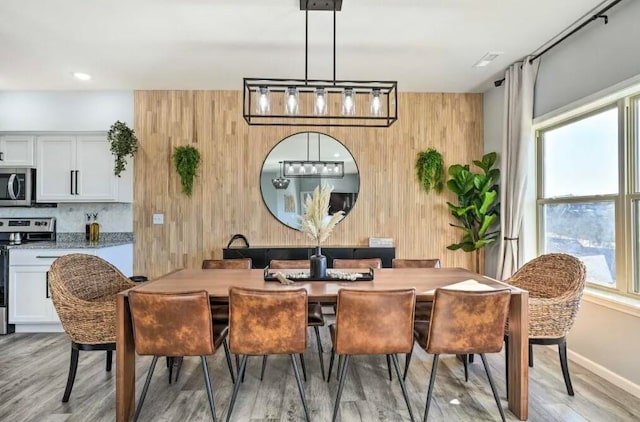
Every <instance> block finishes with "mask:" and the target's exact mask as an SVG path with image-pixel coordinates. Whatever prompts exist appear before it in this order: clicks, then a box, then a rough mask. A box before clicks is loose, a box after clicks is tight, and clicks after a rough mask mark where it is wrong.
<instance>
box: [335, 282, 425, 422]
mask: <svg viewBox="0 0 640 422" xmlns="http://www.w3.org/2000/svg"><path fill="white" fill-rule="evenodd" d="M415 303H416V292H415V289H403V290H386V291H370V290H351V289H341V290H339V291H338V305H337V313H336V323H335V325H334V324H331V325H330V326H329V331H330V332H331V339H332V342H333V349H332V353H331V362H330V363H329V374H331V367H332V366H333V361H334V353H335V354H337V355H338V356H339V357H340V360H339V362H338V373H339V377H338V392H337V394H336V402H335V405H334V408H333V419H332V420H333V421H335V420H336V418H337V416H338V411H339V409H340V398H341V397H342V389H343V387H344V383H345V381H346V378H347V373H348V369H349V363H350V361H351V356H352V355H387V357H390V358H391V360H392V361H393V366H394V367H395V370H396V375H397V376H398V381H399V382H400V387H401V389H402V395H403V396H404V400H405V402H406V404H407V408H408V409H409V415H410V417H411V420H412V421H413V411H412V409H411V404H410V403H409V396H408V394H407V389H406V387H405V384H404V380H403V379H402V375H401V373H400V367H399V365H398V356H397V354H398V353H409V351H410V350H411V348H412V346H413V312H414V309H415Z"/></svg>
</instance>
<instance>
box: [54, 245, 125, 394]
mask: <svg viewBox="0 0 640 422" xmlns="http://www.w3.org/2000/svg"><path fill="white" fill-rule="evenodd" d="M48 283H49V289H50V291H51V299H52V300H53V305H54V306H55V308H56V311H57V312H58V316H59V317H60V322H62V327H63V328H64V331H65V332H66V333H67V335H69V337H71V363H70V365H69V377H68V378H67V386H66V388H65V391H64V395H63V397H62V401H63V402H67V401H69V396H70V395H71V390H72V388H73V382H74V380H75V377H76V370H77V368H78V355H79V351H80V350H102V351H105V350H106V351H107V371H111V362H112V354H113V351H114V350H115V349H116V294H117V293H119V292H121V291H123V290H126V289H129V288H131V287H134V286H135V283H133V282H131V281H130V280H129V279H127V277H125V276H124V275H123V274H122V273H121V272H120V271H118V269H117V268H116V267H114V266H113V265H111V264H109V263H108V262H106V261H104V260H103V259H101V258H98V257H97V256H93V255H84V254H71V255H66V256H63V257H61V258H58V259H56V260H55V261H54V262H53V264H52V265H51V269H50V270H49V273H48Z"/></svg>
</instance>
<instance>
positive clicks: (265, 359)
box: [260, 355, 267, 381]
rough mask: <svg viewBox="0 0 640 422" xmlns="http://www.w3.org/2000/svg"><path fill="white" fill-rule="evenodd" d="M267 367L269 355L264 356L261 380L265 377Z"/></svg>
mask: <svg viewBox="0 0 640 422" xmlns="http://www.w3.org/2000/svg"><path fill="white" fill-rule="evenodd" d="M266 367H267V355H264V356H262V369H260V381H262V379H263V378H264V369H265V368H266Z"/></svg>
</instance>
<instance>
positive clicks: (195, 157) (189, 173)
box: [173, 145, 200, 196]
mask: <svg viewBox="0 0 640 422" xmlns="http://www.w3.org/2000/svg"><path fill="white" fill-rule="evenodd" d="M173 164H174V165H175V167H176V171H177V172H178V174H179V175H180V182H181V183H182V192H183V193H184V194H185V195H187V196H191V194H192V193H193V179H194V178H195V177H196V172H197V171H198V166H199V165H200V151H198V150H197V149H196V148H194V147H192V146H190V145H186V146H179V147H175V149H174V150H173Z"/></svg>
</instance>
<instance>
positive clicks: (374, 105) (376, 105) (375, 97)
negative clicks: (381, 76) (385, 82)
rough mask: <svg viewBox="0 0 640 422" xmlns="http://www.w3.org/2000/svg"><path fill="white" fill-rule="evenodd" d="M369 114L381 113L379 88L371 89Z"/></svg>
mask: <svg viewBox="0 0 640 422" xmlns="http://www.w3.org/2000/svg"><path fill="white" fill-rule="evenodd" d="M370 108H371V110H370V111H371V115H372V116H375V117H379V116H381V115H382V99H381V98H380V90H379V89H377V88H376V89H374V90H372V91H371V107H370Z"/></svg>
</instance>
